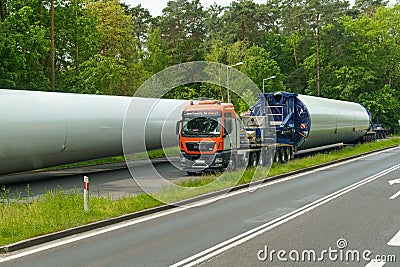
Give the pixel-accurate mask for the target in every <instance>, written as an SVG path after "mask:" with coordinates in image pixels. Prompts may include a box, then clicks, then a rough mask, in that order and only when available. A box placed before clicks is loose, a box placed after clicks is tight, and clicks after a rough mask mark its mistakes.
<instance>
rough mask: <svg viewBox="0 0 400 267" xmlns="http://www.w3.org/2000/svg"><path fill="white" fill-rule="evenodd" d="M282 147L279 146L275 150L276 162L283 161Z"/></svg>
mask: <svg viewBox="0 0 400 267" xmlns="http://www.w3.org/2000/svg"><path fill="white" fill-rule="evenodd" d="M281 159H282V158H281V149H280V148H279V147H278V148H276V150H275V158H274V161H275V162H276V163H282V161H281Z"/></svg>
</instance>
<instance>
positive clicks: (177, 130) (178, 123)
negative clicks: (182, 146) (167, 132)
mask: <svg viewBox="0 0 400 267" xmlns="http://www.w3.org/2000/svg"><path fill="white" fill-rule="evenodd" d="M181 123H182V121H177V122H176V128H175V130H176V134H177V135H179V132H180V130H181Z"/></svg>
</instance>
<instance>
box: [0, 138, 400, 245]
mask: <svg viewBox="0 0 400 267" xmlns="http://www.w3.org/2000/svg"><path fill="white" fill-rule="evenodd" d="M399 144H400V138H393V139H390V140H385V141H382V142H375V143H370V144H364V145H359V146H355V147H346V148H344V149H341V150H338V151H331V152H329V153H322V154H316V155H313V156H309V157H306V158H302V159H298V160H294V161H292V162H289V163H286V164H274V165H273V166H272V168H271V170H270V172H269V173H268V172H267V170H265V169H264V168H257V169H254V168H253V169H248V170H245V171H244V173H243V175H242V176H239V173H238V172H232V173H225V174H224V175H222V176H221V177H220V178H218V175H214V176H212V175H211V176H200V177H198V178H197V179H191V180H184V181H180V182H179V183H178V185H179V186H180V187H172V188H165V189H164V190H163V191H162V192H160V193H159V194H157V195H155V198H157V199H162V200H167V201H170V202H174V201H179V200H182V199H186V198H190V197H193V196H196V195H199V194H204V193H207V192H212V191H216V190H221V189H224V188H227V187H231V186H232V185H236V184H245V183H249V182H251V181H254V180H259V179H263V178H265V177H270V176H273V175H276V174H281V173H287V172H291V171H294V170H298V169H301V168H305V167H310V166H315V165H319V164H322V163H325V162H329V161H332V160H337V159H341V158H345V157H349V156H353V155H357V154H362V153H366V152H368V151H373V150H376V149H380V148H384V147H390V146H394V145H399ZM217 178H218V179H217ZM27 190H29V188H27ZM14 197H15V196H11V195H10V193H9V192H8V191H7V190H6V189H5V188H3V189H2V190H0V218H1V220H0V245H5V244H10V243H14V242H17V241H20V240H24V239H27V238H31V237H35V236H39V235H43V234H47V233H51V232H55V231H59V230H63V229H68V228H71V227H74V226H78V225H84V224H87V223H91V222H95V221H99V220H104V219H108V218H113V217H116V216H120V215H123V214H127V213H132V212H136V211H140V210H144V209H148V208H152V207H156V206H160V205H162V204H163V203H162V202H161V201H158V200H156V199H155V198H153V197H151V196H149V195H146V194H141V195H137V196H133V197H123V198H121V199H118V200H112V199H111V198H110V197H99V196H91V199H90V210H89V211H88V212H83V196H82V195H81V194H80V193H78V192H73V193H66V192H63V191H62V190H56V191H53V192H47V193H46V194H45V195H44V196H42V197H40V198H38V199H35V200H32V201H28V199H21V201H11V198H14ZM17 197H18V196H17Z"/></svg>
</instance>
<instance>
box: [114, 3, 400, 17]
mask: <svg viewBox="0 0 400 267" xmlns="http://www.w3.org/2000/svg"><path fill="white" fill-rule="evenodd" d="M168 1H169V0H120V2H125V4H127V5H129V6H137V5H139V4H141V5H142V7H144V8H147V9H148V10H149V11H150V13H151V15H152V16H153V17H155V16H159V15H161V14H162V10H163V8H164V7H166V6H167V3H168ZM200 2H201V3H202V5H203V6H204V7H208V6H210V5H212V4H214V2H217V3H218V4H219V5H220V6H229V4H230V3H231V2H232V0H218V1H216V0H200ZM253 2H254V3H258V4H262V3H265V0H253ZM349 2H350V3H351V4H353V3H354V0H350V1H349ZM389 2H390V3H391V4H393V3H395V2H396V0H390V1H389Z"/></svg>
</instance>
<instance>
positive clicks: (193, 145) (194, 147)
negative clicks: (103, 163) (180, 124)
mask: <svg viewBox="0 0 400 267" xmlns="http://www.w3.org/2000/svg"><path fill="white" fill-rule="evenodd" d="M186 147H187V149H188V150H189V151H198V152H211V151H213V150H214V148H215V142H187V143H186Z"/></svg>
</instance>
